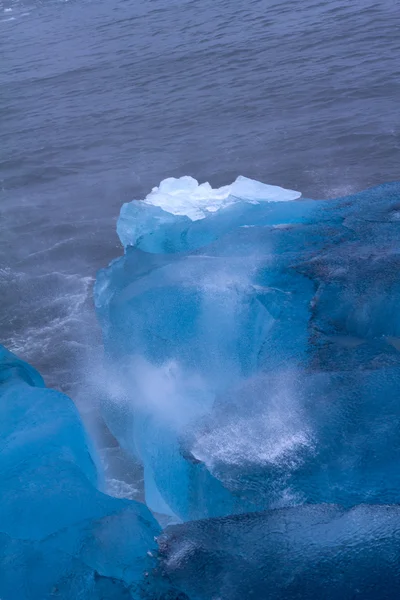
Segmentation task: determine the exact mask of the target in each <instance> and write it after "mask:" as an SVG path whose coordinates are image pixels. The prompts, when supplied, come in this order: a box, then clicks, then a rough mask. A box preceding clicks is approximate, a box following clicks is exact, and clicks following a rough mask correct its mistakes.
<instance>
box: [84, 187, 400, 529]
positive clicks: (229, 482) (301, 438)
mask: <svg viewBox="0 0 400 600" xmlns="http://www.w3.org/2000/svg"><path fill="white" fill-rule="evenodd" d="M185 181H186V183H185V185H186V187H187V188H190V189H191V190H192V192H193V194H195V193H197V194H199V197H201V201H202V202H203V201H204V202H206V201H207V200H204V197H203V196H207V194H211V192H210V190H209V189H208V188H207V190H208V191H207V192H206V191H204V190H205V188H204V189H203V190H202V191H201V192H199V191H198V188H197V183H196V182H193V180H185ZM176 185H178V184H177V182H176V181H175V180H174V181H172V182H171V181H170V182H169V183H168V184H167V188H164V191H165V189H166V190H167V191H168V190H169V191H170V192H171V190H172V192H173V193H176V194H177V195H178V196H179V203H181V202H182V201H183V200H184V194H181V193H180V192H179V193H178V192H176V187H175V186H176ZM179 186H180V187H179V188H178V189H179V190H181V189H182V187H184V186H182V183H179ZM235 186H238V188H239V192H236V193H237V194H238V196H240V199H239V198H236V200H235V201H234V202H233V201H232V202H230V200H229V203H225V202H226V200H227V198H230V199H231V198H233V193H232V188H231V190H230V192H229V195H228V196H226V193H227V192H226V190H224V191H223V192H221V190H220V191H219V192H218V193H220V194H221V197H220V198H218V199H217V200H218V202H220V201H221V203H222V201H223V202H224V203H225V204H223V208H222V209H221V210H217V211H214V212H208V213H207V215H206V216H204V218H201V219H199V218H198V219H197V220H194V221H193V220H192V219H191V218H189V217H188V216H187V214H172V213H171V212H166V211H165V210H162V209H161V208H160V207H159V206H154V205H150V204H149V203H148V202H147V201H146V202H134V203H131V204H129V205H126V206H125V207H124V208H123V209H122V213H121V218H120V222H119V232H120V236H121V239H122V241H123V243H124V244H125V245H126V251H125V255H124V256H123V257H122V258H120V259H119V260H117V261H115V262H114V263H112V264H111V265H110V267H109V268H108V269H106V270H104V271H102V272H100V273H99V275H98V278H97V284H96V290H95V300H96V307H97V312H98V316H99V318H100V322H101V324H102V328H103V333H104V341H105V347H106V352H107V361H108V367H107V370H108V372H109V373H110V374H111V373H112V376H111V375H110V377H109V381H108V384H107V385H106V386H105V387H104V400H103V404H104V410H103V412H104V416H105V418H106V420H107V422H108V424H109V426H110V429H111V430H112V431H113V433H114V435H115V436H116V437H117V439H118V440H119V441H120V443H121V444H122V445H123V446H124V448H125V449H126V450H127V451H128V452H130V453H131V454H133V455H135V456H136V458H137V459H138V460H140V461H141V462H142V463H143V466H144V473H145V488H146V501H147V503H148V505H149V506H150V507H152V508H154V510H161V511H164V512H166V513H168V514H169V515H170V516H172V517H174V518H176V519H181V520H184V521H187V520H191V519H199V518H204V517H213V516H223V515H228V514H230V513H241V512H249V511H257V510H265V509H270V508H275V507H284V506H293V505H296V504H302V503H309V502H313V503H324V502H330V503H340V504H341V505H343V506H344V507H348V508H349V507H352V506H354V505H357V504H359V503H365V502H367V503H398V502H400V470H399V469H398V468H397V465H398V464H399V460H400V444H399V441H398V435H397V432H398V429H399V425H400V408H399V404H398V401H397V399H398V397H399V392H400V390H399V381H400V371H399V367H400V360H399V359H400V354H399V348H400V342H399V339H400V319H399V312H398V299H399V292H400V283H399V280H398V272H399V267H400V258H399V257H400V255H399V252H398V239H399V233H400V229H399V228H400V220H399V219H398V214H399V206H400V186H399V184H386V185H384V186H379V187H377V188H373V189H371V190H367V191H366V192H363V193H361V194H357V195H354V196H350V197H345V198H339V199H336V200H331V201H324V202H315V201H311V200H302V201H294V200H290V199H288V200H287V201H285V202H275V201H269V202H262V201H259V200H260V199H261V198H262V199H272V194H271V196H270V197H269V198H268V197H267V196H268V194H267V193H265V197H264V196H263V193H264V192H263V191H262V190H263V189H264V188H262V187H258V185H257V184H256V183H254V184H253V183H252V184H250V183H249V182H248V181H245V182H244V183H243V180H241V179H239V180H238V183H235V184H233V189H234V188H235ZM260 186H262V184H260ZM162 187H163V186H161V187H160V189H161V188H162ZM172 192H171V193H172ZM192 192H191V193H192ZM153 193H154V194H155V198H156V199H157V198H159V199H160V196H158V192H153ZM213 193H214V192H213ZM193 194H192V196H191V198H193V197H194V195H193ZM246 194H247V196H246ZM167 195H168V194H167ZM215 196H216V195H215ZM213 197H214V196H213ZM168 198H169V199H167V200H165V197H164V196H163V200H162V202H164V200H165V203H164V207H165V206H167V203H168V202H170V201H171V198H170V197H169V196H168ZM214 199H215V198H214ZM160 202H161V200H160ZM171 202H172V201H171ZM196 202H197V200H196ZM189 205H190V206H191V207H192V206H193V203H192V204H190V202H189V203H188V206H189ZM183 206H184V205H182V204H179V207H180V208H179V210H178V212H180V213H184V212H185V211H184V210H183ZM196 206H197V205H196ZM110 387H111V388H112V389H113V390H114V392H115V393H112V394H110V390H109V389H107V388H110ZM116 390H117V391H116Z"/></svg>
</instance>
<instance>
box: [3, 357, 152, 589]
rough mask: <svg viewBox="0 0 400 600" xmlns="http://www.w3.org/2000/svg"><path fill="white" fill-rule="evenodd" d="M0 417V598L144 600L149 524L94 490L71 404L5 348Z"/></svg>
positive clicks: (92, 465) (144, 512)
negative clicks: (142, 598)
mask: <svg viewBox="0 0 400 600" xmlns="http://www.w3.org/2000/svg"><path fill="white" fill-rule="evenodd" d="M0 413H1V418H0V448H1V452H0V472H1V483H0V488H1V510H0V598H2V600H16V599H18V600H45V599H47V598H49V599H50V598H53V597H55V598H60V599H63V600H71V599H73V598H82V599H84V600H100V599H105V598H109V599H111V598H112V599H113V600H114V599H115V600H123V599H124V600H125V599H126V600H127V599H128V598H136V597H137V595H138V594H139V593H141V594H142V596H141V597H146V596H145V590H146V585H147V584H146V576H145V573H147V572H148V571H149V570H150V569H152V568H154V566H155V558H152V552H154V551H155V550H156V544H155V541H154V537H155V536H156V535H158V534H159V533H160V529H159V526H158V525H157V523H156V521H155V519H154V518H153V516H152V515H151V513H150V511H149V510H148V509H147V508H146V507H145V506H144V505H143V504H139V503H136V502H133V501H129V500H124V499H117V498H112V497H110V496H107V495H105V494H103V493H102V492H101V491H99V489H98V486H99V485H101V481H99V476H98V471H97V468H96V458H95V454H94V450H93V448H92V447H91V444H90V442H89V440H88V438H87V435H86V432H85V430H84V427H83V425H82V422H81V420H80V417H79V414H78V412H77V409H76V408H75V406H74V404H73V403H72V401H71V400H70V399H69V398H68V397H67V396H65V395H63V394H61V393H60V392H56V391H54V390H51V389H48V388H46V387H45V385H44V382H43V380H42V378H41V376H40V375H39V373H38V372H37V371H36V370H35V369H34V368H33V367H31V366H30V365H28V364H26V363H25V362H23V361H21V360H19V359H18V358H17V357H16V356H14V355H13V354H11V353H10V352H8V351H7V350H6V349H5V348H3V347H2V346H0ZM160 585H161V584H160ZM160 589H161V588H160ZM141 590H143V591H141Z"/></svg>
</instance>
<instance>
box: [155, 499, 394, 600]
mask: <svg viewBox="0 0 400 600" xmlns="http://www.w3.org/2000/svg"><path fill="white" fill-rule="evenodd" d="M399 532H400V508H399V507H398V506H369V505H363V506H357V507H356V508H353V509H351V510H348V511H345V510H343V509H342V508H340V507H339V506H335V505H314V506H312V505H309V506H301V507H296V508H290V509H279V510H273V511H268V512H265V513H253V514H250V515H240V516H238V515H236V516H233V517H226V518H224V519H210V520H207V521H197V522H192V523H185V524H184V525H177V526H174V527H169V528H167V530H166V532H165V533H164V534H163V536H162V537H161V539H160V547H161V552H162V562H161V566H160V571H161V573H163V575H164V577H165V576H168V577H169V578H170V580H171V581H172V582H173V583H174V584H175V585H176V586H177V587H179V589H180V590H182V592H184V593H186V595H187V597H188V598H189V599H190V600H210V598H213V599H214V598H215V599H221V600H243V599H244V598H246V599H250V598H254V599H255V600H283V599H284V600H320V599H321V600H322V598H323V599H324V600H355V599H359V600H393V599H394V598H398V597H399V594H400V533H399Z"/></svg>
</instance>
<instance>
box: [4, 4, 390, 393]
mask: <svg viewBox="0 0 400 600" xmlns="http://www.w3.org/2000/svg"><path fill="white" fill-rule="evenodd" d="M399 25H400V8H399V3H398V1H397V0H380V1H379V2H372V1H370V0H353V1H352V2H349V1H348V0H332V1H327V0H324V1H321V0H303V1H302V2H294V1H293V0H292V1H289V0H285V1H279V2H278V1H276V0H271V1H268V0H250V1H249V2H246V3H243V2H238V1H237V0H229V1H228V0H129V1H128V0H97V1H90V0H71V1H69V2H59V1H54V0H43V1H41V2H39V1H38V0H0V231H1V234H0V294H1V313H0V341H1V342H2V343H4V344H6V345H7V346H8V347H9V348H10V349H12V350H14V351H17V352H18V353H19V354H20V355H21V357H23V358H26V359H28V360H30V361H31V362H33V363H34V364H35V365H36V366H37V367H39V368H40V369H41V370H42V372H43V374H44V376H45V377H46V380H47V381H48V383H50V384H53V385H57V386H62V387H64V388H65V389H71V386H73V385H74V384H76V383H77V382H78V380H79V378H80V377H81V376H82V372H84V371H85V368H86V367H85V365H86V364H87V362H86V360H87V353H88V350H89V353H90V351H91V350H92V349H93V347H96V345H97V344H98V339H99V334H98V329H97V326H96V324H95V320H94V316H93V310H92V303H91V287H92V283H93V278H94V276H95V273H96V270H97V269H98V268H99V267H101V266H104V265H105V264H106V263H107V262H108V261H109V260H110V259H111V258H113V257H114V256H116V255H118V254H120V252H121V249H120V247H119V244H118V240H117V237H116V234H115V220H116V217H117V215H118V212H119V207H120V205H121V204H122V202H125V201H128V200H131V199H132V198H140V197H143V195H144V194H146V193H147V192H148V191H149V189H150V188H151V187H152V186H154V185H157V184H158V183H159V181H160V180H161V179H163V178H165V177H167V176H180V175H184V174H190V175H193V176H194V177H196V178H197V179H199V180H201V181H204V180H209V181H210V182H211V183H212V184H214V185H221V184H225V183H229V182H230V181H232V180H233V179H234V178H235V177H236V176H237V175H238V174H243V175H247V176H249V177H254V178H257V179H260V180H262V181H264V182H268V183H274V184H279V185H282V186H285V187H291V188H294V189H299V190H301V191H302V192H303V194H304V195H306V196H311V197H316V198H321V197H331V196H337V195H342V194H346V193H349V192H351V191H355V190H360V189H363V188H366V187H368V186H370V185H373V184H377V183H382V182H385V181H389V180H394V179H400V166H399V165H400V161H399V159H400V111H399V101H400V26H399Z"/></svg>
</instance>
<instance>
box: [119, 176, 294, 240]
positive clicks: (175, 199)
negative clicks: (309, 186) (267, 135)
mask: <svg viewBox="0 0 400 600" xmlns="http://www.w3.org/2000/svg"><path fill="white" fill-rule="evenodd" d="M300 196H301V193H300V192H295V191H293V190H285V189H283V188H281V187H278V186H274V185H266V184H264V183H261V182H259V181H254V180H253V179H248V178H247V177H242V176H240V177H238V178H237V179H236V181H234V182H233V183H232V184H231V185H226V186H223V187H221V188H217V189H213V188H212V187H211V186H210V184H209V183H202V184H200V185H199V184H198V182H197V181H196V179H193V177H188V176H186V177H181V178H180V179H175V178H173V177H170V178H169V179H164V181H162V182H161V183H160V186H159V187H155V188H154V189H153V190H152V192H151V193H150V194H149V195H148V196H146V198H145V199H144V200H143V201H142V202H137V201H133V202H130V203H128V204H124V205H123V207H122V209H121V215H120V218H119V221H118V225H117V231H118V235H119V237H120V239H121V242H122V244H123V245H124V246H130V245H131V246H137V245H138V242H139V241H140V240H141V239H142V238H143V236H154V235H155V234H157V236H159V235H160V230H162V231H164V236H163V240H162V241H163V242H164V250H165V249H167V248H171V247H173V243H174V240H173V239H171V238H173V237H174V233H175V234H176V235H179V236H182V233H183V231H185V230H186V229H187V228H188V227H190V224H191V222H192V221H198V220H200V219H204V218H205V217H209V216H210V215H211V214H213V213H215V212H218V211H221V210H222V212H223V209H226V208H227V207H229V206H232V205H233V204H236V203H238V202H239V203H243V202H246V203H251V204H258V203H263V202H273V203H276V202H283V201H289V200H296V199H298V198H300ZM150 206H151V207H153V208H152V209H150V208H149V207H150ZM171 215H173V217H172V216H171ZM176 217H181V218H180V219H177V218H176ZM177 226H178V227H177ZM200 230H201V228H200ZM165 238H166V239H165ZM160 241H161V240H159V242H160ZM150 242H151V240H150ZM144 243H145V244H146V242H145V240H144ZM140 247H142V246H140ZM143 249H144V250H149V247H148V246H145V247H143Z"/></svg>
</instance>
